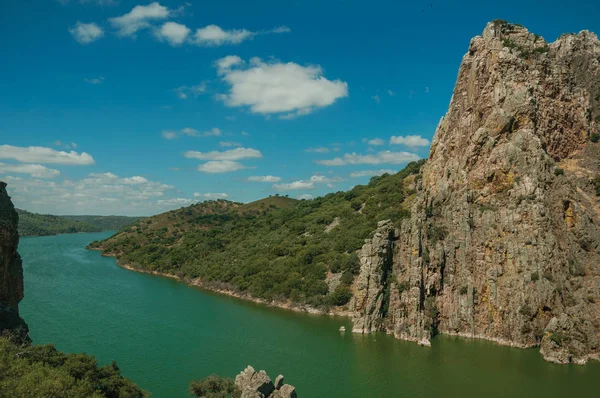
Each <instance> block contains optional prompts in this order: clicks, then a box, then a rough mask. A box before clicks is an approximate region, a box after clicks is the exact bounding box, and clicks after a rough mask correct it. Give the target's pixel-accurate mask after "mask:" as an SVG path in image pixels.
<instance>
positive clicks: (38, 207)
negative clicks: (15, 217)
mask: <svg viewBox="0 0 600 398" xmlns="http://www.w3.org/2000/svg"><path fill="white" fill-rule="evenodd" d="M6 180H7V182H9V187H8V189H9V192H10V193H11V196H12V197H13V201H14V203H15V205H16V206H18V207H19V208H23V209H27V210H29V211H35V212H40V213H50V214H102V215H109V214H124V215H150V214H155V213H157V212H162V211H164V210H165V206H166V203H165V202H164V201H167V200H169V197H168V193H169V192H170V191H171V190H172V189H173V187H172V186H169V185H165V184H162V183H160V182H155V181H149V180H147V179H145V178H143V177H140V176H133V177H128V178H120V177H119V176H117V175H115V174H113V173H91V174H89V175H88V176H87V177H85V178H83V179H78V180H69V179H67V180H64V181H56V180H42V179H39V178H31V179H30V178H28V179H22V180H21V179H15V178H10V179H9V178H6ZM158 200H162V201H163V202H161V203H160V204H159V203H158V202H157V201H158Z"/></svg>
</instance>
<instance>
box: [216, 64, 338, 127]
mask: <svg viewBox="0 0 600 398" xmlns="http://www.w3.org/2000/svg"><path fill="white" fill-rule="evenodd" d="M216 65H217V69H218V74H219V75H220V76H221V78H222V80H223V81H224V82H225V83H227V84H228V85H229V86H230V89H229V92H228V93H227V94H221V95H220V96H219V99H221V100H222V101H223V102H224V103H225V105H227V106H229V107H244V106H248V107H250V110H251V111H252V112H253V113H260V114H263V115H268V114H277V113H279V114H284V115H283V116H282V117H283V118H290V117H295V116H302V115H307V114H309V113H310V112H311V111H313V110H314V109H316V108H322V107H326V106H329V105H331V104H333V103H334V102H335V101H336V100H337V99H339V98H343V97H346V96H348V84H347V83H346V82H342V81H341V80H334V81H331V80H328V79H326V78H325V77H324V76H323V70H322V68H321V67H320V66H301V65H298V64H295V63H293V62H288V63H281V62H277V61H271V62H264V61H262V60H261V59H260V58H252V59H251V60H250V63H249V65H247V66H246V64H245V63H244V62H243V60H242V59H241V58H239V57H237V56H228V57H225V58H221V59H220V60H218V61H217V62H216Z"/></svg>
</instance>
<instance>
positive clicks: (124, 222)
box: [17, 209, 140, 236]
mask: <svg viewBox="0 0 600 398" xmlns="http://www.w3.org/2000/svg"><path fill="white" fill-rule="evenodd" d="M17 212H18V213H19V235H20V236H49V235H57V234H73V233H79V232H101V231H119V230H120V229H122V228H124V227H126V226H128V225H130V224H132V223H134V222H135V221H137V220H139V219H140V217H125V216H54V215H51V214H37V213H31V212H28V211H26V210H21V209H17Z"/></svg>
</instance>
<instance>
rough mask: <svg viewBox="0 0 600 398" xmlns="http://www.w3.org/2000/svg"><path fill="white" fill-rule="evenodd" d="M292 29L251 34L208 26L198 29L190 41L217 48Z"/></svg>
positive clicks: (282, 27) (283, 27)
mask: <svg viewBox="0 0 600 398" xmlns="http://www.w3.org/2000/svg"><path fill="white" fill-rule="evenodd" d="M288 32H290V28H288V27H287V26H280V27H278V28H275V29H271V30H268V31H263V32H251V31H249V30H247V29H230V30H226V29H223V28H221V27H219V26H217V25H208V26H205V27H204V28H200V29H196V33H194V35H193V36H192V38H191V39H190V41H191V42H192V43H193V44H196V45H199V46H207V47H217V46H223V45H233V44H240V43H241V42H243V41H246V40H249V39H252V38H253V37H255V36H257V35H266V34H278V33H288Z"/></svg>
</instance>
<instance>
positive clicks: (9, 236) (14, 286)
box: [0, 181, 28, 339]
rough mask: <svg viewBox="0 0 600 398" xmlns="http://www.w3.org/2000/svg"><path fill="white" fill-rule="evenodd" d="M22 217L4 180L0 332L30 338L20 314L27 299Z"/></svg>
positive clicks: (0, 229) (0, 205)
mask: <svg viewBox="0 0 600 398" xmlns="http://www.w3.org/2000/svg"><path fill="white" fill-rule="evenodd" d="M18 222H19V216H18V214H17V212H16V211H15V208H14V207H13V204H12V202H11V200H10V197H9V196H8V193H7V192H6V183H4V182H1V181H0V334H4V333H6V332H10V333H11V334H15V335H16V336H18V337H19V338H21V339H27V333H28V329H27V324H26V323H25V321H23V319H21V317H20V316H19V302H20V301H21V300H22V299H23V265H22V263H21V256H19V253H18V252H17V246H18V244H19V234H18V232H17V224H18Z"/></svg>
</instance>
